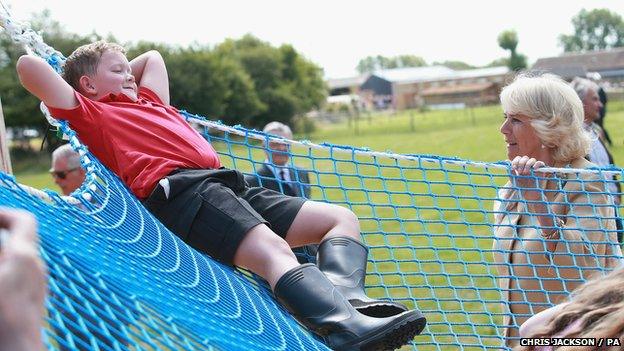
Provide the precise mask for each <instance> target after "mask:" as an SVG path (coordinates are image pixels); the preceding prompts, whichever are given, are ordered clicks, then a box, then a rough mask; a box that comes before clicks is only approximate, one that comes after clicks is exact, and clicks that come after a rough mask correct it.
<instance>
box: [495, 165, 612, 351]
mask: <svg viewBox="0 0 624 351" xmlns="http://www.w3.org/2000/svg"><path fill="white" fill-rule="evenodd" d="M591 166H593V164H591V163H589V162H588V161H586V160H585V159H577V160H575V161H574V162H572V164H571V167H572V168H588V167H591ZM560 176H561V177H562V178H566V179H565V180H564V181H562V182H557V181H554V180H551V181H549V182H548V187H547V189H552V190H554V191H553V192H550V193H547V195H546V196H547V199H548V202H549V205H548V207H549V208H550V210H551V211H552V212H553V213H554V214H556V215H557V216H558V217H559V218H560V219H562V220H563V222H564V226H563V228H562V230H561V231H560V233H561V234H560V239H559V240H558V241H557V245H556V249H555V250H554V251H553V252H550V253H547V248H546V242H545V241H544V240H543V239H542V230H541V229H540V228H539V226H540V225H539V222H538V221H537V218H536V216H534V215H532V214H529V213H527V212H528V210H527V207H526V203H523V202H522V201H517V199H520V197H519V194H518V192H517V191H516V190H513V189H510V187H511V183H509V182H508V183H507V184H506V185H505V187H504V188H503V189H501V191H500V192H499V199H500V201H498V202H497V203H496V204H495V205H494V213H495V229H494V235H495V240H494V261H495V265H496V267H497V270H498V282H499V286H500V288H501V290H502V298H503V301H506V303H504V304H503V311H504V313H505V315H504V317H503V328H504V335H505V337H506V340H507V346H515V345H516V344H517V340H510V339H509V338H510V337H517V336H518V327H519V326H520V325H522V323H524V322H525V321H526V320H527V319H528V318H529V317H531V316H532V315H534V314H536V313H538V312H540V311H542V310H544V309H546V308H548V307H550V306H551V305H552V304H557V303H560V302H562V301H564V300H565V299H567V298H568V296H569V294H570V292H571V291H572V290H574V289H575V288H576V287H577V286H579V285H580V284H582V283H583V281H584V280H587V279H588V278H590V277H591V276H592V275H594V274H596V273H597V272H600V271H602V270H603V269H605V268H615V267H616V266H618V265H620V264H621V256H622V251H621V250H620V247H619V245H617V234H616V232H615V220H613V216H614V209H613V206H612V205H611V203H612V200H611V199H610V197H609V196H608V195H606V194H604V192H605V182H604V181H601V179H602V177H601V176H600V175H598V174H595V173H591V174H590V173H583V174H580V175H579V176H578V177H577V175H576V174H565V175H564V174H562V175H560ZM579 178H580V179H582V180H583V182H580V181H578V180H577V179H579ZM543 183H544V184H543V185H546V184H545V181H544V182H543ZM557 184H558V185H557ZM599 193H602V194H599ZM506 200H507V201H506Z"/></svg>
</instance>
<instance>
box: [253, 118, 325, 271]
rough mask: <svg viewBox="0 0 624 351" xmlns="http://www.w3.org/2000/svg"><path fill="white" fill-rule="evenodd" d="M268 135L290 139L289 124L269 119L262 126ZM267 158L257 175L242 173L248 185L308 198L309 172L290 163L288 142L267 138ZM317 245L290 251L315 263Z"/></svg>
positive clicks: (303, 261)
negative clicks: (244, 174)
mask: <svg viewBox="0 0 624 351" xmlns="http://www.w3.org/2000/svg"><path fill="white" fill-rule="evenodd" d="M262 131H263V132H265V133H267V134H272V135H277V136H280V137H282V138H284V139H289V140H290V139H292V138H293V133H292V130H291V129H290V127H288V126H287V125H285V124H284V123H280V122H270V123H269V124H267V125H266V126H265V127H264V128H263V129H262ZM265 146H266V147H265V154H266V159H265V160H264V163H262V166H260V168H259V169H258V170H257V171H256V174H252V175H247V176H245V180H246V181H247V183H248V184H249V186H261V187H264V188H267V189H271V190H275V191H278V192H280V193H282V194H285V195H289V196H297V197H303V198H306V199H307V198H309V197H310V178H309V175H308V173H309V172H308V171H307V170H305V169H301V168H298V167H296V166H295V165H294V164H293V163H292V162H290V145H289V144H286V143H281V142H279V141H270V142H268V143H267V145H265ZM317 247H318V245H306V246H303V247H300V248H296V249H294V250H293V252H294V253H295V256H297V260H298V261H299V262H300V263H302V264H303V263H308V262H310V263H314V262H316V250H317Z"/></svg>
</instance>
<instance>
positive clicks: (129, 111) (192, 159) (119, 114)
mask: <svg viewBox="0 0 624 351" xmlns="http://www.w3.org/2000/svg"><path fill="white" fill-rule="evenodd" d="M76 99H78V102H79V105H78V106H77V107H76V108H74V109H72V110H63V109H58V108H53V107H48V109H49V110H50V113H51V114H52V116H54V117H56V118H58V119H64V120H67V121H68V122H69V125H70V126H71V128H72V129H73V130H75V131H76V133H77V134H78V137H79V138H80V140H81V141H82V142H83V143H84V144H85V145H87V146H88V147H89V151H91V152H92V153H93V154H94V155H95V157H97V158H98V159H99V160H100V161H101V162H102V163H103V164H104V165H105V166H106V167H108V168H110V169H111V170H112V171H113V172H114V173H115V174H117V176H119V177H120V178H121V180H122V181H123V182H124V183H126V185H127V186H128V187H129V188H130V190H132V192H133V193H134V195H136V196H137V197H138V198H139V199H144V198H146V197H148V196H149V194H150V193H151V192H152V190H153V189H154V187H155V186H156V183H157V182H158V181H159V180H160V179H161V178H163V177H165V176H166V175H167V174H169V173H171V172H172V171H173V170H175V169H178V168H191V169H213V168H219V167H221V163H220V161H219V156H218V155H217V153H216V152H215V150H214V149H213V148H212V145H210V143H208V141H206V139H204V138H203V137H202V136H201V135H199V133H197V132H196V131H195V130H194V129H193V128H192V127H191V126H190V125H189V124H188V123H187V122H186V121H185V120H184V118H183V117H182V116H180V114H179V113H178V110H176V109H175V108H173V107H171V106H168V105H165V104H163V103H162V101H161V100H160V98H159V97H158V95H156V94H155V93H154V92H153V91H151V90H149V89H147V88H144V87H141V88H140V89H139V94H138V101H136V102H133V101H132V100H130V98H128V97H127V96H126V95H124V94H119V95H113V94H110V95H108V96H105V97H103V98H102V99H100V100H99V101H94V100H90V99H88V98H86V97H84V96H83V95H82V94H80V93H78V92H76Z"/></svg>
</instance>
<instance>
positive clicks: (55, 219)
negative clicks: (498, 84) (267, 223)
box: [0, 55, 622, 350]
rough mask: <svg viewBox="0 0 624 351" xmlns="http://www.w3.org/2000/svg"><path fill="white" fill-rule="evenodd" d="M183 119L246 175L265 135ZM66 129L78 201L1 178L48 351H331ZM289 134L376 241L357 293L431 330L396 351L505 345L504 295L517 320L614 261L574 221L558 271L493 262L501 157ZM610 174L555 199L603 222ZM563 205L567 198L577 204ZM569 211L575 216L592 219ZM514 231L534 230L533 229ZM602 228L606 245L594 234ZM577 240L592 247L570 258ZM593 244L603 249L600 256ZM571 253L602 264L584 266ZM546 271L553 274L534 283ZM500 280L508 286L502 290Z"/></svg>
mask: <svg viewBox="0 0 624 351" xmlns="http://www.w3.org/2000/svg"><path fill="white" fill-rule="evenodd" d="M48 61H49V62H50V63H51V64H53V65H55V66H56V67H58V63H59V62H62V59H59V57H58V56H56V55H52V56H50V58H49V60H48ZM182 114H183V115H184V116H185V117H186V118H187V120H189V121H190V122H193V123H197V124H198V126H199V128H200V129H202V133H203V135H204V136H205V137H206V138H207V140H208V141H209V142H211V143H212V144H213V146H214V147H215V148H216V150H217V151H218V153H219V155H220V156H221V160H222V163H223V164H224V165H225V166H227V167H230V168H234V169H238V170H241V171H243V172H245V173H247V174H249V175H252V176H256V170H257V169H258V168H259V166H260V165H261V164H262V162H263V161H264V159H265V155H264V152H265V150H266V148H265V145H266V142H267V141H268V140H269V139H270V138H271V137H270V136H268V135H266V134H263V133H261V132H257V131H255V130H249V129H246V128H243V127H240V126H236V127H228V126H224V125H222V124H220V123H218V122H208V121H206V120H205V119H203V118H201V117H199V116H195V115H192V114H189V113H186V112H182ZM61 128H62V130H63V132H64V133H65V134H67V135H68V136H69V140H70V143H71V144H72V146H73V147H74V148H75V149H76V150H78V151H79V152H80V153H81V155H83V157H82V162H83V166H84V167H85V168H86V169H87V170H88V175H87V180H86V182H85V184H84V185H83V186H82V187H81V188H80V189H79V190H78V191H77V192H76V193H75V194H74V195H75V196H76V199H78V200H77V201H75V202H76V203H68V202H67V201H66V199H64V198H61V197H59V196H58V194H56V193H54V192H51V191H48V192H47V198H46V199H42V198H41V197H38V196H33V195H31V194H30V193H29V192H27V191H25V190H23V188H22V187H21V186H20V185H19V184H17V183H16V182H15V180H14V179H13V178H12V177H11V176H7V175H5V174H0V182H1V186H0V201H1V203H2V204H3V205H5V206H10V207H19V208H23V209H26V210H29V211H31V212H32V213H34V214H35V215H36V216H37V218H38V220H39V223H40V235H41V239H42V248H41V254H42V257H43V258H44V259H45V261H46V262H47V264H48V267H49V271H50V276H49V287H50V294H49V298H48V300H47V303H46V306H47V309H48V317H47V325H46V327H45V336H46V337H45V342H46V345H47V347H48V349H50V350H57V349H62V350H211V349H223V350H325V349H327V348H326V347H325V346H324V344H323V343H322V342H321V341H320V340H319V339H317V338H316V337H314V336H312V335H311V334H310V333H309V332H307V331H306V330H305V329H304V328H302V327H301V326H300V325H299V324H298V323H297V322H296V321H294V319H293V318H292V317H291V316H290V315H289V314H288V313H287V312H286V311H285V310H284V309H283V308H281V307H280V306H279V305H278V304H277V303H276V302H275V300H274V299H273V297H272V294H271V292H270V291H269V289H268V288H267V286H266V284H264V282H262V281H261V280H260V279H257V278H256V277H254V276H252V275H250V274H248V273H247V272H243V271H238V270H234V269H232V268H231V267H226V266H224V265H221V264H219V263H217V262H215V261H213V260H212V259H210V258H209V257H207V256H205V255H203V254H201V253H198V252H196V251H194V250H193V249H191V248H189V247H188V246H187V245H185V244H184V243H183V242H182V241H180V240H179V239H178V238H177V237H176V236H175V235H174V234H172V233H171V232H169V231H168V230H167V229H166V228H165V227H163V226H162V225H161V224H160V223H159V222H158V221H157V220H156V219H154V217H153V216H152V215H151V214H150V213H148V212H147V211H146V210H145V209H144V208H143V206H142V205H141V204H140V202H138V201H137V200H136V198H134V196H133V195H132V194H131V193H130V192H129V191H128V190H127V188H126V187H125V186H124V185H123V184H122V183H121V181H120V180H119V179H118V178H117V177H116V176H115V175H114V174H112V173H111V172H110V171H109V170H107V169H106V168H105V167H103V166H102V165H101V164H100V162H99V161H98V160H97V159H95V158H94V157H93V156H92V155H91V154H90V153H89V152H88V150H87V149H86V147H85V146H83V145H81V144H80V142H79V141H78V138H77V136H76V135H75V133H74V132H73V131H72V130H71V129H69V128H68V127H67V125H66V124H65V123H61ZM289 143H291V148H290V152H289V153H290V162H291V164H293V165H294V164H296V165H297V166H298V167H300V168H303V169H307V170H309V171H310V173H311V179H310V186H311V188H312V191H311V198H312V199H314V200H318V201H324V202H329V203H334V204H338V205H341V206H345V207H348V208H350V209H351V210H353V211H354V212H355V213H356V214H357V216H358V217H359V219H360V224H361V228H362V235H363V239H364V241H365V243H366V244H367V245H368V246H369V247H370V254H369V263H368V275H367V280H366V283H367V293H368V294H369V295H371V296H375V297H384V298H391V299H393V300H396V301H399V302H401V303H403V304H405V305H406V306H408V307H409V308H417V309H419V310H421V311H423V313H424V314H425V315H426V317H427V319H428V326H427V328H426V330H425V331H424V332H423V334H422V335H420V336H417V337H416V338H415V339H414V341H413V343H412V345H411V346H407V347H406V349H409V348H411V349H414V350H415V349H418V350H457V349H463V350H484V349H500V348H501V347H504V344H505V341H506V337H505V336H504V332H505V329H506V328H507V327H510V328H517V327H518V326H519V325H518V323H517V320H516V319H511V320H510V321H508V322H506V320H508V319H507V318H505V317H509V316H510V312H509V308H514V306H512V305H513V304H511V305H510V304H508V303H507V299H506V298H505V296H507V295H508V294H520V295H521V296H523V298H522V299H521V301H520V302H515V304H516V305H522V306H525V308H524V309H521V311H522V312H520V313H518V315H519V316H520V317H529V316H531V315H532V314H534V313H536V312H537V311H538V310H541V309H543V308H546V307H549V306H552V305H554V304H555V303H556V302H559V301H560V300H558V299H560V298H562V297H565V296H568V295H569V293H570V292H571V290H572V289H573V287H575V286H577V285H578V284H580V283H581V282H582V281H584V280H585V279H586V278H587V276H588V275H586V274H583V273H587V272H591V273H600V272H603V273H604V272H607V271H609V270H610V269H612V267H608V266H607V265H604V264H601V263H599V262H602V261H603V260H605V259H613V260H619V259H620V257H619V254H618V253H617V252H618V250H619V249H617V244H616V243H615V242H614V240H613V239H612V238H613V237H614V234H615V233H614V229H612V227H611V226H604V225H603V224H602V222H600V221H598V222H600V223H601V224H600V226H599V228H597V229H595V230H593V231H592V232H591V233H588V232H587V231H586V228H584V227H582V226H578V225H577V226H576V227H574V225H569V226H568V228H567V229H568V230H576V231H577V232H579V233H580V237H579V238H580V239H576V240H567V241H566V240H562V241H560V242H559V243H558V245H559V247H560V251H557V252H555V253H553V254H551V255H553V257H554V258H553V260H554V261H553V262H557V257H570V258H571V263H568V265H567V266H566V265H563V266H553V265H546V266H547V267H545V266H539V265H532V264H526V263H514V262H501V261H496V260H495V258H494V256H495V255H497V254H500V255H509V254H510V252H511V250H509V249H501V248H500V247H499V246H496V248H494V247H495V246H494V245H495V244H497V242H499V241H501V240H503V241H504V240H505V239H501V238H495V237H494V234H493V233H494V232H495V231H496V229H497V228H498V227H499V226H497V225H496V222H495V219H494V218H495V216H497V215H510V214H511V213H507V212H506V211H504V210H497V211H494V210H493V206H494V205H495V204H496V203H497V202H500V201H501V198H500V196H499V190H500V189H501V187H502V186H503V185H504V184H505V183H506V182H507V180H508V174H509V170H508V166H507V164H504V163H478V162H472V161H464V160H460V159H454V158H444V157H439V156H430V155H397V154H392V153H380V152H371V151H370V150H367V149H361V148H354V147H350V146H340V145H332V144H322V145H315V144H312V143H309V142H291V141H289ZM608 171H612V172H616V173H618V174H619V175H620V176H621V175H622V174H621V173H622V170H620V169H609V170H606V169H605V170H599V171H598V172H599V173H600V174H599V175H600V176H601V177H600V178H601V179H602V180H601V181H599V183H601V184H602V187H601V189H603V190H602V191H600V190H599V191H596V190H595V189H594V188H591V189H590V188H587V189H586V188H585V187H584V185H585V184H583V182H584V180H583V178H582V177H581V176H580V175H579V174H580V173H579V174H574V173H568V176H567V181H578V182H581V183H582V184H581V185H582V186H581V187H580V188H581V190H580V191H575V192H573V193H570V194H565V195H566V196H565V197H564V198H565V199H569V198H573V197H575V198H578V197H579V196H581V197H582V196H585V197H586V198H587V200H585V202H583V201H580V204H579V201H578V200H577V201H576V204H575V205H574V206H580V207H584V208H590V209H591V210H592V211H590V214H589V215H588V216H585V217H590V218H592V219H593V220H597V219H596V218H597V217H598V212H601V209H602V208H603V207H609V208H613V207H614V206H613V205H612V204H611V203H609V202H608V201H607V202H606V203H603V204H596V203H594V202H593V201H592V200H591V199H590V198H591V196H600V195H604V196H605V197H607V198H608V197H610V196H612V195H613V194H611V193H606V192H605V190H604V189H606V188H607V183H608V182H609V181H607V180H606V179H611V174H610V173H609V174H606V173H605V172H608ZM585 172H587V171H585ZM603 173H604V174H603ZM585 174H586V173H585ZM286 185H287V186H303V184H301V183H300V182H298V180H297V179H294V180H293V182H292V183H290V184H282V186H286ZM557 191H559V192H565V190H563V189H558V190H557ZM566 201H567V200H566ZM566 201H564V202H563V203H562V205H571V203H567V202H566ZM601 213H602V212H601ZM607 213H611V214H610V216H611V217H610V218H607V219H606V221H614V220H615V215H614V214H613V212H608V211H607ZM520 214H526V212H522V211H520ZM570 216H572V217H574V218H575V219H576V222H577V223H581V222H582V221H581V220H583V219H587V218H585V217H583V216H580V218H579V215H577V214H571V215H570ZM568 222H570V221H568ZM518 227H525V228H538V227H539V225H537V224H536V222H530V223H520V224H518ZM538 229H539V228H538ZM596 232H598V233H599V234H600V235H599V236H598V237H599V238H600V239H598V240H597V241H596V240H593V241H592V240H591V239H592V238H596V235H595V233H596ZM589 234H593V235H589ZM509 240H513V238H511V239H509ZM532 242H537V243H538V244H539V245H542V246H543V247H544V249H543V250H541V251H539V250H538V253H539V254H542V255H547V252H546V249H545V246H544V245H545V244H546V242H545V241H544V239H529V240H524V241H523V240H518V243H517V244H516V246H515V248H514V250H515V251H514V252H520V253H525V254H526V255H527V256H528V255H530V254H535V253H534V252H529V251H527V250H526V249H525V245H526V247H528V246H529V245H530V244H531V243H532ZM574 245H577V246H578V245H581V246H583V247H585V248H587V249H586V250H585V251H583V252H582V253H580V254H579V253H577V252H576V251H575V250H574V248H573V246H574ZM594 245H603V246H605V247H607V246H608V247H612V248H613V250H612V251H605V252H596V251H595V250H593V248H594V247H595V246H594ZM580 260H585V261H587V260H589V261H591V260H594V261H595V262H596V264H593V265H592V264H590V265H587V264H585V265H582V264H581V263H580ZM501 267H504V268H507V269H510V268H518V267H520V268H522V267H524V268H526V269H528V270H530V271H532V272H534V276H533V277H532V278H530V279H533V280H536V281H537V282H538V286H539V287H538V288H537V289H535V290H533V291H526V290H523V289H522V288H520V287H519V286H521V283H522V280H523V279H525V280H527V279H528V278H526V277H525V278H523V277H518V276H514V275H513V274H512V273H507V275H501V273H500V268H501ZM544 268H550V269H551V270H552V269H554V273H553V274H552V275H551V276H540V274H541V273H539V272H540V270H542V269H544ZM565 269H568V270H570V269H571V270H576V271H578V272H581V273H580V274H577V275H578V277H576V278H569V277H568V276H564V275H562V274H564V273H565V272H564V270H565ZM585 271H586V272H585ZM501 278H502V279H508V280H511V281H513V282H514V284H511V285H509V286H507V287H504V286H500V285H499V284H498V280H499V279H501ZM552 282H559V283H561V284H560V288H559V290H557V289H553V288H552V286H551V285H552V284H551V283H552ZM546 289H549V291H550V293H549V294H547V296H548V298H547V299H546V301H543V302H539V303H533V302H532V301H531V299H530V293H532V292H545V290H546Z"/></svg>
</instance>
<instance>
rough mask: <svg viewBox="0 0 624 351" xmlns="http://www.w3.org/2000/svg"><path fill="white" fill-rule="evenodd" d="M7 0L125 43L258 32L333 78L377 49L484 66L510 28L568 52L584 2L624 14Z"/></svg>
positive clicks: (524, 6)
mask: <svg viewBox="0 0 624 351" xmlns="http://www.w3.org/2000/svg"><path fill="white" fill-rule="evenodd" d="M3 2H4V3H5V4H6V5H9V6H10V8H11V10H12V12H13V15H14V16H15V17H16V18H18V19H20V20H27V19H28V18H29V17H30V13H32V12H33V11H40V10H41V9H43V8H48V9H49V10H50V11H51V13H52V17H53V18H54V19H56V20H57V21H59V22H61V23H62V24H64V25H65V27H66V29H67V30H69V31H71V32H75V33H80V34H87V33H90V32H92V31H94V30H95V31H96V32H97V33H99V34H103V35H105V34H107V33H112V34H113V35H115V37H117V38H118V39H119V40H120V41H122V42H125V41H138V40H149V41H157V42H165V43H169V44H180V45H188V44H190V43H193V42H198V43H202V44H210V45H214V44H218V43H220V42H221V41H223V40H224V39H226V38H238V37H240V36H242V35H244V34H246V33H251V34H253V35H255V36H257V37H259V38H261V39H263V40H265V41H268V42H270V43H272V44H274V45H280V44H282V43H290V44H292V45H293V46H294V47H295V48H296V49H297V50H298V51H299V52H301V53H302V54H304V55H305V56H306V57H307V58H309V59H310V60H312V61H314V62H315V63H317V64H319V65H320V66H321V67H323V68H324V70H325V75H326V77H330V78H340V77H347V76H351V75H355V74H356V71H355V67H356V65H357V63H358V60H359V59H360V58H363V57H365V56H368V55H378V54H380V55H384V56H394V55H400V54H412V55H418V56H421V57H423V58H424V59H425V60H426V61H427V62H429V63H431V62H433V61H443V60H461V61H465V62H468V63H470V64H473V65H485V64H487V63H489V62H490V61H492V60H494V59H497V58H499V57H503V56H506V55H507V53H506V52H505V51H504V50H502V49H501V48H499V47H498V44H497V41H496V38H497V36H498V34H499V33H500V32H501V31H503V30H506V29H515V30H516V31H517V32H518V36H519V39H520V41H519V46H518V51H519V52H520V53H523V54H525V55H527V56H528V57H529V61H530V62H534V61H535V60H536V59H538V58H540V57H545V56H554V55H558V54H559V53H561V51H562V50H561V48H560V47H559V46H558V40H557V38H558V36H559V35H560V34H562V33H567V34H569V33H571V32H572V24H571V19H572V17H573V16H574V15H575V14H577V13H578V12H579V11H580V10H581V9H582V8H584V7H585V8H587V9H591V8H608V9H610V10H611V11H614V12H617V13H619V14H620V15H622V14H624V1H622V0H617V1H611V0H609V1H606V0H605V1H601V0H595V1H577V0H566V1H547V0H541V1H535V0H525V1H483V0H472V1H447V0H438V1H426V2H425V1H416V0H404V1H398V0H384V1H379V0H378V1H368V0H358V1H352V0H334V1H326V0H315V1H303V0H290V1H282V0H259V1H258V0H256V1H242V0H228V1H202V2H199V1H192V0H176V1H160V0H153V1H144V0H123V1H121V0H107V1H97V2H96V1H93V2H92V1H84V0H82V1H75V0H71V1H70V0H3ZM95 4H99V5H95ZM199 4H201V6H200V5H199ZM93 11H95V12H93Z"/></svg>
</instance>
